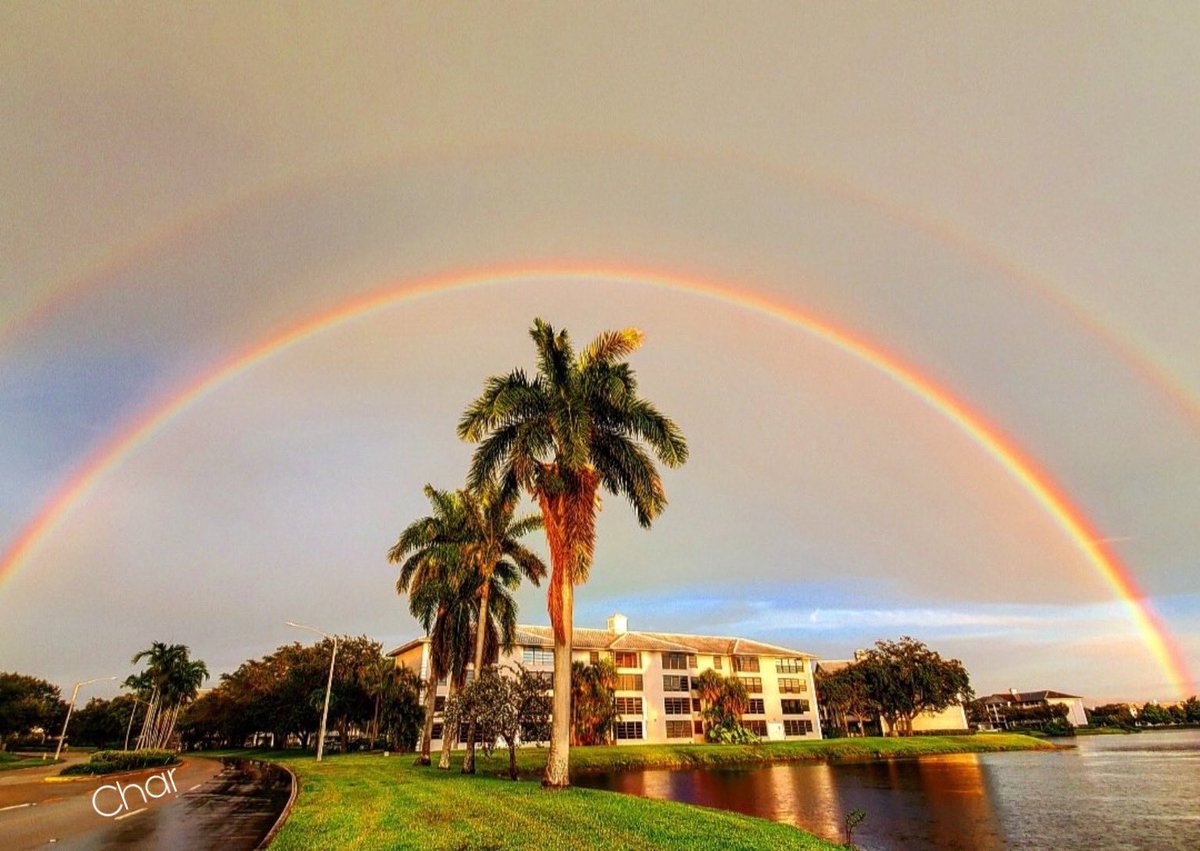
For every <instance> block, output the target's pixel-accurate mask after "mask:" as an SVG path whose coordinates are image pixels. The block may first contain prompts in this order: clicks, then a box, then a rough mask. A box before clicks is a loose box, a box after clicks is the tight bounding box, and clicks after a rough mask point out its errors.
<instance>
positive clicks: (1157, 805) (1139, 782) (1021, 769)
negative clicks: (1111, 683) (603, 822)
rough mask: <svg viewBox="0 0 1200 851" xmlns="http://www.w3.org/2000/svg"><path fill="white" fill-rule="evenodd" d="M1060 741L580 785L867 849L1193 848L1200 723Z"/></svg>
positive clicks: (598, 779) (1199, 836)
mask: <svg viewBox="0 0 1200 851" xmlns="http://www.w3.org/2000/svg"><path fill="white" fill-rule="evenodd" d="M1073 745H1074V746H1073V747H1072V748H1071V749H1069V750H1062V751H1055V752H1045V751H1037V752H1015V753H993V754H955V755H950V756H937V757H922V758H920V759H911V760H896V761H892V762H841V763H837V762H834V763H823V762H813V763H792V764H790V765H773V766H765V767H759V768H749V769H740V770H739V769H723V770H711V771H641V772H626V773H618V774H609V775H600V776H591V777H588V776H583V777H579V778H577V779H576V782H577V783H578V784H579V785H583V786H593V787H597V788H603V789H612V790H614V791H619V792H627V793H630V794H635V795H643V796H646V797H651V798H662V799H669V800H674V801H685V802H687V803H692V804H700V805H703V806H708V807H718V808H721V809H727V810H734V811H736V812H741V813H746V814H748V815H753V816H758V817H760V818H769V819H774V820H776V821H782V822H788V823H791V824H795V825H798V826H800V827H803V828H805V829H806V830H809V831H811V832H813V833H816V834H819V835H821V836H824V837H826V838H828V839H831V840H835V841H841V840H842V839H844V836H843V828H842V825H843V819H844V818H845V815H846V813H848V812H850V811H851V810H853V809H861V810H864V811H865V812H866V813H867V819H866V821H864V822H863V823H862V824H861V825H860V826H859V827H858V829H857V830H856V831H855V833H854V840H855V843H856V844H857V845H858V846H859V847H860V848H863V849H867V851H899V849H906V851H907V849H935V848H936V849H943V848H948V849H972V851H973V850H974V849H979V851H994V849H1000V848H1014V849H1023V850H1024V849H1030V850H1031V851H1032V849H1038V851H1041V849H1061V848H1087V849H1126V848H1154V849H1156V851H1158V850H1159V849H1164V848H1166V849H1188V850H1189V851H1194V849H1197V848H1200V809H1198V808H1197V803H1196V802H1197V801H1198V800H1200V731H1196V730H1192V731H1178V732H1155V733H1142V734H1141V735H1137V736H1128V737H1109V736H1105V737H1096V738H1080V739H1078V740H1077V741H1075V742H1073Z"/></svg>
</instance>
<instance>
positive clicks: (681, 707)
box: [663, 697, 692, 715]
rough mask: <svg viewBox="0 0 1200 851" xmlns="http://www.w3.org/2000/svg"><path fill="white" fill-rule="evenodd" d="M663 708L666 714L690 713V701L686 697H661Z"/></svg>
mask: <svg viewBox="0 0 1200 851" xmlns="http://www.w3.org/2000/svg"><path fill="white" fill-rule="evenodd" d="M663 708H664V709H665V710H666V713H667V714H668V715H690V714H691V711H692V701H691V700H689V699H688V698H686V697H667V698H664V699H663Z"/></svg>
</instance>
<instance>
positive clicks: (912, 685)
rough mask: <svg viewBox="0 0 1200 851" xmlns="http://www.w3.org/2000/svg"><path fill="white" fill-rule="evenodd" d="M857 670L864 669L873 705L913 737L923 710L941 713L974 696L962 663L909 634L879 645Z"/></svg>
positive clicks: (901, 732)
mask: <svg viewBox="0 0 1200 851" xmlns="http://www.w3.org/2000/svg"><path fill="white" fill-rule="evenodd" d="M855 666H857V667H859V668H860V670H861V671H862V675H863V682H864V685H865V687H866V692H867V694H868V695H869V701H870V705H871V707H872V708H873V709H874V710H875V711H876V712H878V713H879V715H880V717H882V718H883V719H884V720H886V721H887V722H888V725H889V726H890V727H891V728H892V730H893V731H894V733H898V734H899V735H907V736H911V735H912V722H913V719H914V718H915V717H917V716H918V715H920V714H921V713H922V712H940V711H941V710H943V709H945V708H946V707H947V706H949V705H950V704H952V703H957V702H964V703H965V702H968V701H970V700H971V699H972V698H973V697H974V693H973V692H972V690H971V680H970V677H969V675H968V674H967V671H966V669H965V668H964V667H963V664H962V662H960V661H958V660H957V659H943V658H942V657H941V656H940V655H939V654H938V653H936V652H935V651H933V650H930V649H929V648H928V647H926V646H925V644H924V643H923V642H920V641H917V640H916V639H914V638H910V637H909V636H907V635H906V636H903V637H901V638H900V640H899V641H883V640H881V641H876V642H875V647H874V648H872V649H871V650H868V651H867V653H866V654H865V655H864V656H863V658H862V659H861V660H859V661H858V662H856V663H855Z"/></svg>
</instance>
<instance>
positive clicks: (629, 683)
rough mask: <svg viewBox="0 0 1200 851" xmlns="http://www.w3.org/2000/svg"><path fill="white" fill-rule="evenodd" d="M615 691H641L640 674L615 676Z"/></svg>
mask: <svg viewBox="0 0 1200 851" xmlns="http://www.w3.org/2000/svg"><path fill="white" fill-rule="evenodd" d="M616 690H617V691H641V690H642V675H641V674H617V688H616Z"/></svg>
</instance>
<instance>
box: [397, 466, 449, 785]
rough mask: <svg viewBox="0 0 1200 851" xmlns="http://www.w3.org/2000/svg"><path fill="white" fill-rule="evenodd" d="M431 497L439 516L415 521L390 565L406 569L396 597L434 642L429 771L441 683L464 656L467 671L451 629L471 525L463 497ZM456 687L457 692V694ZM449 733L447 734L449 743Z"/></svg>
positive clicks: (425, 758) (424, 748) (428, 700)
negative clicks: (405, 603)
mask: <svg viewBox="0 0 1200 851" xmlns="http://www.w3.org/2000/svg"><path fill="white" fill-rule="evenodd" d="M425 496H426V497H427V498H428V499H429V502H430V505H431V506H432V507H433V513H432V514H429V515H427V516H425V517H422V518H420V519H419V520H415V521H413V522H412V523H410V524H409V525H408V526H406V527H405V529H404V531H402V532H401V533H400V537H399V539H397V541H396V543H395V545H394V546H393V547H392V548H391V549H390V550H389V551H388V561H390V562H392V563H393V564H395V563H401V562H402V564H401V566H400V576H399V578H398V579H397V580H396V593H397V594H408V608H409V611H410V612H411V613H412V615H413V617H415V618H416V619H417V620H418V621H419V622H420V624H421V627H422V628H423V629H424V630H425V634H426V635H427V636H428V637H429V671H428V676H427V679H426V683H425V724H424V728H423V730H422V735H421V753H420V755H419V756H418V757H417V764H418V765H429V764H430V762H431V758H430V751H431V744H432V739H433V715H434V709H435V706H436V704H437V688H438V683H439V682H441V681H442V679H443V678H445V677H447V676H449V674H450V670H451V668H452V667H455V666H454V665H453V663H454V662H456V661H457V660H458V658H459V657H460V656H461V657H462V658H463V660H464V661H463V667H464V668H465V666H466V662H465V655H464V653H463V648H462V645H461V643H460V642H459V641H457V640H456V639H460V638H461V635H460V634H456V633H455V632H454V630H453V629H451V626H452V625H451V623H450V620H451V619H450V618H449V613H450V610H451V608H452V607H453V606H454V604H455V602H456V600H457V597H458V595H457V590H456V589H457V586H458V585H459V584H461V580H460V577H459V576H458V574H459V573H461V571H462V559H461V547H460V546H459V543H458V542H459V541H460V540H461V538H462V530H463V527H464V525H465V520H464V517H463V514H464V512H463V510H462V506H461V500H460V499H459V498H458V496H457V494H454V493H451V492H448V491H440V490H437V489H436V488H434V487H433V486H432V485H425ZM453 685H454V684H453V683H451V688H453ZM445 735H446V732H445V731H443V733H442V736H443V740H444V739H445Z"/></svg>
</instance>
